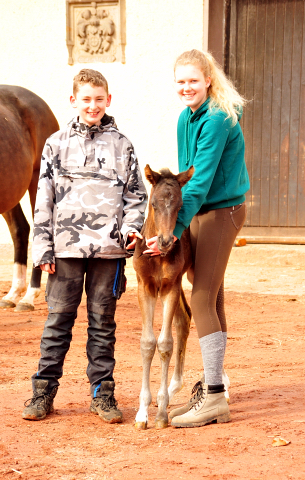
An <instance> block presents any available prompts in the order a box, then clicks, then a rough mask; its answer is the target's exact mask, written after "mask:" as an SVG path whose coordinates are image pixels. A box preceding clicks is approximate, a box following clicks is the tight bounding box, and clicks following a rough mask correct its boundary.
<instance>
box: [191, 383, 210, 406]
mask: <svg viewBox="0 0 305 480" xmlns="http://www.w3.org/2000/svg"><path fill="white" fill-rule="evenodd" d="M197 393H198V392H197ZM207 394H208V391H207V389H205V388H203V385H202V383H201V389H200V394H199V393H198V399H197V401H196V403H194V405H193V406H192V408H193V409H194V410H197V408H199V407H200V406H201V404H202V402H203V400H205V398H206V397H207Z"/></svg>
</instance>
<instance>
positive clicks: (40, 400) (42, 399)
mask: <svg viewBox="0 0 305 480" xmlns="http://www.w3.org/2000/svg"><path fill="white" fill-rule="evenodd" d="M48 397H49V395H48V394H46V393H39V394H38V393H34V395H33V397H32V398H29V399H28V400H26V401H25V402H24V406H25V407H31V406H33V405H36V406H37V407H40V406H42V407H46V406H47V403H48V400H50V399H49V398H48ZM42 404H43V405H42Z"/></svg>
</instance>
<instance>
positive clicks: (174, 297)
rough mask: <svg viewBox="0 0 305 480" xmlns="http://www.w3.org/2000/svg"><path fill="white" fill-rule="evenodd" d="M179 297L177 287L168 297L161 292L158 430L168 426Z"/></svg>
mask: <svg viewBox="0 0 305 480" xmlns="http://www.w3.org/2000/svg"><path fill="white" fill-rule="evenodd" d="M179 296H180V288H177V287H176V288H173V289H172V290H171V291H169V292H168V293H167V294H166V295H162V292H161V301H162V304H163V323H162V329H161V333H160V336H159V338H158V343H157V345H158V352H159V356H160V360H161V385H160V389H159V392H158V395H157V403H158V413H157V416H156V420H155V426H156V428H166V427H167V426H168V415H167V411H166V409H167V406H168V403H169V395H168V367H169V362H170V359H171V357H172V354H173V346H174V340H173V335H172V323H173V317H174V313H175V310H176V308H177V304H178V301H179Z"/></svg>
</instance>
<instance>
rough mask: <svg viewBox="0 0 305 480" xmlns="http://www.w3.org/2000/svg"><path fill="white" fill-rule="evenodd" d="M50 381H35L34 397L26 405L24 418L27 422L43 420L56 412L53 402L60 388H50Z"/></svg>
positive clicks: (23, 413)
mask: <svg viewBox="0 0 305 480" xmlns="http://www.w3.org/2000/svg"><path fill="white" fill-rule="evenodd" d="M48 385H49V382H48V380H34V381H33V397H32V398H30V399H29V400H27V401H26V402H25V403H24V406H25V408H24V410H23V412H22V418H24V419H25V420H43V419H44V418H45V417H46V416H47V415H48V414H49V413H53V412H54V406H53V400H54V397H55V395H56V393H57V390H58V387H53V388H49V387H48Z"/></svg>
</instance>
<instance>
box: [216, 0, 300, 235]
mask: <svg viewBox="0 0 305 480" xmlns="http://www.w3.org/2000/svg"><path fill="white" fill-rule="evenodd" d="M304 4H305V2H304V0H231V1H227V0H226V2H225V10H224V11H225V14H226V28H225V31H224V32H225V40H224V48H225V54H224V68H225V70H226V73H228V74H229V76H230V77H231V79H232V80H233V82H234V84H235V85H236V87H237V89H238V91H239V92H240V93H241V94H242V95H244V96H245V98H246V99H247V100H249V103H248V105H247V107H246V108H245V111H244V115H243V119H242V121H241V126H242V129H243V132H244V136H245V143H246V163H247V167H248V171H249V176H250V182H251V190H250V192H249V193H248V195H247V206H248V218H247V223H246V226H245V227H244V229H243V234H246V235H249V236H250V237H251V236H252V237H253V238H254V237H261V238H263V239H265V240H268V239H269V241H281V240H283V239H285V238H286V240H287V241H288V242H289V240H290V242H291V243H304V242H305V8H304V6H305V5H304Z"/></svg>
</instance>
